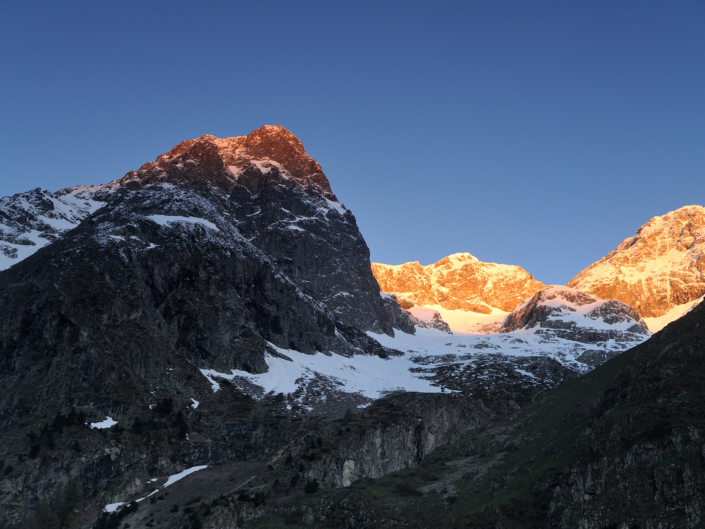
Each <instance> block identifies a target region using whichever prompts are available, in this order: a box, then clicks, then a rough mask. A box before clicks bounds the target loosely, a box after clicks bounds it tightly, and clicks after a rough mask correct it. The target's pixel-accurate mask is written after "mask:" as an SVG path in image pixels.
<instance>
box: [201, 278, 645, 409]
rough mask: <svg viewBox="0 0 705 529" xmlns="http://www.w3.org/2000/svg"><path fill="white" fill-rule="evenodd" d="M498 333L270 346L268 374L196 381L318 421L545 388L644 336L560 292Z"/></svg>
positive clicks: (570, 292)
mask: <svg viewBox="0 0 705 529" xmlns="http://www.w3.org/2000/svg"><path fill="white" fill-rule="evenodd" d="M416 309H417V313H418V310H419V307H416ZM421 310H427V309H421ZM419 314H420V313H419ZM501 331H502V332H501V333H495V334H489V335H482V334H453V335H450V336H449V335H448V334H447V333H444V332H443V331H440V330H437V329H431V328H419V329H417V333H416V335H410V334H405V333H396V335H395V336H394V337H392V336H385V335H379V334H374V333H368V335H369V336H370V337H373V338H374V339H375V340H377V341H378V342H379V343H380V344H381V345H383V346H385V347H387V348H389V349H390V350H396V351H398V352H399V354H390V355H389V356H387V357H386V358H378V357H371V356H369V355H366V356H365V355H353V356H349V357H341V356H339V355H336V354H333V355H330V354H324V353H317V354H315V355H313V356H312V355H302V354H301V353H297V352H296V351H291V350H285V349H281V348H276V347H274V346H272V350H273V352H276V355H274V354H270V355H268V356H267V358H266V362H267V364H268V366H269V371H268V372H266V373H261V374H250V373H246V372H244V371H237V370H233V371H231V372H229V373H222V372H217V371H214V370H203V371H202V372H203V374H204V375H205V376H206V377H207V378H208V380H209V381H210V382H211V384H212V387H213V390H215V391H217V390H218V388H219V386H218V380H219V379H227V380H229V381H231V382H232V383H234V384H235V385H237V386H239V387H241V388H242V389H243V390H245V391H246V392H248V393H249V394H251V395H252V396H254V397H255V398H260V399H261V398H264V397H266V396H267V395H269V396H271V395H273V394H277V393H282V394H283V396H284V397H285V398H287V399H288V401H289V402H290V404H298V405H302V406H304V407H305V408H307V409H309V410H316V412H325V411H326V410H327V409H329V408H331V407H335V403H337V402H350V403H354V404H357V405H358V406H364V405H366V403H368V402H370V401H371V400H374V399H376V398H379V397H381V396H383V395H385V394H386V393H389V392H394V391H417V392H425V393H436V392H440V391H445V390H454V391H463V392H464V393H466V394H467V393H468V392H470V393H472V391H474V389H473V388H477V387H482V388H485V389H486V388H488V387H490V386H493V387H494V386H496V387H504V386H505V385H507V384H517V383H518V384H520V385H521V384H524V385H525V386H526V385H528V386H532V385H533V386H538V387H539V388H544V389H545V388H547V387H552V386H553V385H555V384H557V383H558V382H560V380H562V378H563V377H564V376H566V373H568V374H570V373H572V374H581V373H585V372H587V371H589V370H590V369H592V368H594V367H596V366H598V365H600V364H601V363H603V362H605V361H606V360H608V359H609V358H612V357H613V356H615V355H617V354H619V353H621V352H622V351H625V350H626V349H628V348H630V347H633V346H634V345H636V344H638V343H640V342H642V341H644V340H646V339H647V338H648V337H649V336H650V335H651V333H650V332H649V331H648V330H647V329H646V328H645V325H644V323H643V321H642V320H641V318H639V315H638V314H637V313H636V311H634V309H632V308H631V307H629V306H628V305H626V304H624V303H621V302H619V301H616V300H611V301H605V300H601V299H599V298H597V297H596V296H591V295H589V294H586V293H584V292H581V291H579V290H575V289H570V288H567V287H561V286H550V287H546V288H544V289H543V290H541V291H540V292H538V293H537V294H535V295H534V296H532V297H531V298H530V299H528V300H526V301H525V302H523V303H521V304H519V306H517V307H516V309H515V310H514V311H513V312H512V313H511V314H510V315H509V316H508V317H507V318H506V319H505V320H504V325H503V327H502V329H501ZM551 366H553V367H551ZM557 367H562V368H563V371H560V370H558V371H556V368H557ZM552 373H553V374H552Z"/></svg>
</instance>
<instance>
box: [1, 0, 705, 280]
mask: <svg viewBox="0 0 705 529" xmlns="http://www.w3.org/2000/svg"><path fill="white" fill-rule="evenodd" d="M0 96H1V97H0V161H1V164H0V196H4V195H10V194H13V193H17V192H20V191H25V190H27V189H31V188H34V187H44V188H47V189H50V190H52V191H53V190H57V189H60V188H63V187H67V186H71V185H76V184H98V183H104V182H107V181H110V180H113V179H115V178H119V177H121V176H123V175H124V174H125V173H126V172H128V171H130V170H133V169H136V168H137V167H139V166H140V165H142V164H143V163H144V162H147V161H150V160H153V159H154V158H156V156H157V155H159V154H161V153H162V152H165V151H167V150H169V149H170V148H171V147H172V146H173V145H175V144H177V143H178V142H180V141H181V140H184V139H188V138H194V137H198V136H201V135H202V134H214V135H216V136H238V135H243V134H247V133H249V132H250V131H251V130H253V129H255V128H258V127H260V126H261V125H263V124H279V125H283V126H285V127H287V128H288V129H289V130H291V131H292V132H293V133H294V134H296V135H297V136H298V137H299V138H300V139H301V141H303V143H304V145H305V147H306V149H307V151H308V152H309V154H311V155H312V156H313V157H314V158H315V159H316V160H318V161H319V162H320V163H321V164H322V166H323V170H324V171H325V172H326V174H327V175H328V177H329V179H330V181H331V185H332V187H333V190H334V191H335V193H336V194H337V195H338V197H339V198H340V200H341V201H342V202H343V203H344V204H345V205H346V206H348V207H349V208H350V209H351V210H352V211H353V213H354V214H355V215H356V217H357V220H358V224H359V226H360V229H361V231H362V233H363V235H364V236H365V239H366V240H367V243H368V245H369V246H370V250H371V254H372V259H373V260H374V261H379V262H384V263H390V264H398V263H401V262H405V261H420V262H421V263H422V264H429V263H432V262H435V261H436V260H438V259H440V258H442V257H444V256H446V255H448V254H451V253H455V252H470V253H472V254H473V255H475V256H477V257H478V258H479V259H481V260H484V261H493V262H500V263H509V264H518V265H521V266H522V267H524V268H526V269H527V270H528V271H529V272H531V273H533V274H534V275H535V276H536V278H537V279H539V280H541V281H544V282H547V283H565V282H567V281H568V280H569V279H570V278H571V277H572V276H573V275H575V274H577V273H578V272H579V271H580V270H582V269H583V268H584V267H586V266H588V265H589V264H591V263H592V262H594V261H596V260H598V259H600V258H601V257H602V256H603V255H605V254H606V253H607V252H609V251H611V250H612V249H614V248H615V247H616V246H617V244H619V243H620V242H621V241H622V239H624V238H626V237H628V236H630V235H632V234H633V233H634V232H635V231H636V229H637V228H638V227H639V226H640V225H641V224H643V223H644V222H646V221H647V220H648V219H650V218H651V217H653V216H655V215H662V214H665V213H666V212H668V211H671V210H673V209H677V208H679V207H681V206H684V205H687V204H700V205H703V204H704V203H705V199H704V197H703V192H704V191H705V2H703V1H679V2H665V1H664V2H647V1H634V2H628V1H619V2H614V1H608V2H595V1H589V2H572V1H557V2H525V1H517V2H502V1H493V2H489V1H486V2H438V1H436V2H414V1H403V2H360V1H356V2H349V3H347V4H344V3H342V2H268V1H258V2H198V3H197V2H156V1H155V2H111V3H108V2H31V1H22V2H19V1H15V0H4V1H3V2H2V3H0Z"/></svg>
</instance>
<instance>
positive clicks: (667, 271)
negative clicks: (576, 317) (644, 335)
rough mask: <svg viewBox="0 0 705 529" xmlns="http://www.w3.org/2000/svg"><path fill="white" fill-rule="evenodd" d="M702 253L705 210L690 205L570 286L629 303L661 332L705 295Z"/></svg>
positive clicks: (659, 220)
mask: <svg viewBox="0 0 705 529" xmlns="http://www.w3.org/2000/svg"><path fill="white" fill-rule="evenodd" d="M703 251H705V208H703V207H702V206H685V207H682V208H680V209H678V210H676V211H672V212H670V213H668V214H666V215H663V216H661V217H654V218H653V219H651V220H650V221H649V222H647V223H646V224H644V225H643V226H642V227H641V228H639V230H638V231H637V232H636V234H634V235H633V236H632V237H629V238H628V239H625V240H624V241H623V242H622V244H620V245H619V246H618V247H617V248H616V249H615V250H614V251H613V252H611V253H609V254H608V255H606V256H605V257H603V258H602V259H601V260H599V261H598V262H596V263H594V264H592V265H591V266H589V267H588V268H586V269H585V270H583V271H582V272H580V273H579V274H578V275H577V276H575V277H574V278H573V279H572V280H571V281H570V282H569V283H568V286H569V287H573V288H577V289H580V290H583V291H585V292H588V293H590V294H595V295H596V296H599V297H601V298H603V299H618V300H620V301H623V302H624V303H627V304H628V305H630V306H632V307H634V308H635V309H636V310H637V311H638V312H639V314H640V315H641V316H642V317H643V318H645V319H647V322H651V326H652V329H651V330H652V331H656V330H658V329H659V328H662V327H663V326H664V325H666V324H667V323H669V322H670V321H673V319H676V318H678V317H680V315H682V314H683V312H684V311H685V310H687V309H688V304H689V303H690V302H692V301H694V300H696V299H698V298H700V297H701V296H703V294H705V259H703V258H702V255H703ZM678 307H680V308H678Z"/></svg>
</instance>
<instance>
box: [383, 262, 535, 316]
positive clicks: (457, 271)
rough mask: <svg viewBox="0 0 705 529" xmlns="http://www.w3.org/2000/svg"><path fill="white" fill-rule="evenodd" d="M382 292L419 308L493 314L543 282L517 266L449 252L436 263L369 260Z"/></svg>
mask: <svg viewBox="0 0 705 529" xmlns="http://www.w3.org/2000/svg"><path fill="white" fill-rule="evenodd" d="M372 273H373V274H374V275H375V278H376V279H377V282H378V283H379V286H380V288H381V289H382V291H383V292H388V293H393V294H396V295H398V296H401V297H404V298H408V299H410V300H412V301H414V302H415V303H416V304H417V305H420V306H422V307H432V306H434V305H438V306H440V307H442V308H443V309H446V310H453V311H455V310H460V311H465V312H475V313H480V314H492V313H493V312H495V310H494V309H499V310H500V311H504V312H510V311H511V310H512V309H514V307H515V306H516V305H517V303H519V302H520V301H523V300H524V299H526V298H528V297H530V296H532V295H533V294H534V293H536V292H538V291H539V290H540V289H541V288H542V287H543V286H544V285H543V283H541V282H540V281H536V280H535V279H534V277H533V276H532V275H530V274H529V273H528V272H527V271H526V270H524V269H523V268H521V267H519V266H514V265H504V264H496V263H483V262H481V261H479V260H478V259H477V258H476V257H473V256H472V255H470V254H469V253H458V254H453V255H449V256H448V257H445V258H443V259H441V260H440V261H438V262H437V263H434V264H431V265H428V266H422V265H421V264H420V263H418V262H412V263H404V264H401V265H396V266H392V265H386V264H381V263H372Z"/></svg>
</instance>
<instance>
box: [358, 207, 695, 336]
mask: <svg viewBox="0 0 705 529" xmlns="http://www.w3.org/2000/svg"><path fill="white" fill-rule="evenodd" d="M703 251H705V208H703V207H702V206H685V207H683V208H680V209H678V210H676V211H672V212H671V213H668V214H666V215H663V216H661V217H654V218H653V219H651V220H650V221H649V222H647V223H646V224H644V225H643V226H642V227H641V228H639V230H638V231H637V232H636V233H635V234H634V235H633V236H632V237H629V238H627V239H625V240H624V242H622V244H620V245H619V246H618V247H617V248H616V249H615V250H614V251H613V252H610V253H609V254H608V255H606V256H605V257H603V258H602V259H600V260H599V261H598V262H596V263H593V264H592V265H590V266H588V267H587V268H586V269H585V270H583V271H582V272H580V273H579V274H578V275H576V276H575V277H574V278H573V279H571V280H570V281H569V282H568V285H567V286H568V287H571V288H575V289H578V290H582V291H584V292H587V293H589V294H594V295H596V296H598V297H600V298H602V299H605V300H610V299H616V300H618V301H621V302H623V303H626V304H627V305H629V306H631V307H633V308H634V309H635V310H636V311H637V312H638V313H639V315H640V316H641V317H642V318H644V319H645V321H646V323H647V325H648V327H649V329H650V330H651V331H653V332H655V331H659V330H661V329H662V328H663V327H664V326H666V325H667V324H668V323H670V322H672V321H674V320H676V319H677V318H679V317H681V316H682V315H683V314H685V313H686V312H687V311H688V310H690V309H691V308H692V307H693V306H694V305H697V304H698V303H700V301H702V299H703V296H704V295H705V258H703V257H702V255H703ZM372 272H373V273H374V275H375V278H376V279H377V282H378V283H379V285H380V288H381V289H382V290H383V291H384V292H387V293H389V294H393V295H395V296H396V297H397V298H398V299H409V300H411V301H413V302H414V303H415V304H416V305H418V306H420V307H428V308H433V309H437V308H438V307H441V308H442V309H446V310H448V311H463V312H465V313H477V314H492V313H493V312H494V311H502V312H505V313H508V312H511V311H512V310H514V307H516V306H517V304H518V303H520V302H522V301H524V300H525V299H527V298H529V297H530V296H532V295H533V294H535V293H536V292H538V291H539V290H541V289H542V288H544V287H545V285H544V284H543V283H541V282H539V281H536V280H534V278H533V275H530V274H529V273H528V272H526V271H525V270H524V269H522V268H520V267H518V266H515V265H503V264H495V263H483V262H481V261H479V260H478V259H477V258H475V257H473V256H472V255H470V254H468V253H465V254H454V255H450V256H448V257H446V258H444V259H441V260H440V261H438V262H437V263H434V264H432V265H428V266H422V265H421V264H419V263H418V262H413V263H404V264H401V265H386V264H381V263H372ZM449 316H450V317H451V318H452V317H453V316H455V318H454V319H455V320H456V321H457V322H458V323H457V325H455V328H456V330H458V331H460V332H463V331H466V330H472V327H471V326H468V325H463V324H464V323H465V322H468V321H471V322H475V321H482V319H481V318H477V316H474V315H472V314H468V315H467V316H466V317H465V318H463V317H462V316H459V315H458V314H457V313H456V314H455V315H453V314H450V315H449ZM452 327H454V325H451V328H452ZM496 329H497V327H495V330H496ZM478 330H479V331H481V329H475V331H478Z"/></svg>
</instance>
